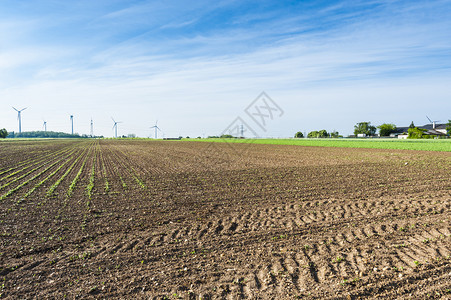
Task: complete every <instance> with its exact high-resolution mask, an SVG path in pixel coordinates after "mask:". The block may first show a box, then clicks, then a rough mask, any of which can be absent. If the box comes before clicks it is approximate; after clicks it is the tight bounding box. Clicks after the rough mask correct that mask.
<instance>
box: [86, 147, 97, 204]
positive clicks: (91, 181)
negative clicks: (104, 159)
mask: <svg viewBox="0 0 451 300" xmlns="http://www.w3.org/2000/svg"><path fill="white" fill-rule="evenodd" d="M96 160H97V149H95V150H94V157H93V159H92V168H91V176H90V177H89V183H88V186H87V187H86V193H87V195H88V198H89V200H88V202H86V207H87V208H88V209H89V206H90V205H91V199H92V189H93V188H94V184H95V177H96Z"/></svg>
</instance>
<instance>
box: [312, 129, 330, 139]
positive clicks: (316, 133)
mask: <svg viewBox="0 0 451 300" xmlns="http://www.w3.org/2000/svg"><path fill="white" fill-rule="evenodd" d="M307 137H308V138H327V137H329V133H327V131H326V130H324V129H322V130H320V131H316V130H315V131H310V132H309V134H308V135H307Z"/></svg>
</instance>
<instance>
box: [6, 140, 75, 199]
mask: <svg viewBox="0 0 451 300" xmlns="http://www.w3.org/2000/svg"><path fill="white" fill-rule="evenodd" d="M74 151H75V149H73V150H72V151H71V152H69V154H68V156H70V155H71V154H72V153H73V152H74ZM66 154H67V153H66ZM48 163H50V162H49V161H47V162H45V163H43V164H41V165H39V166H38V167H36V168H33V169H31V170H29V171H28V172H27V173H25V174H22V175H21V176H19V177H16V178H14V179H13V180H11V181H9V182H8V183H5V184H4V185H2V186H0V191H1V190H3V189H4V188H6V187H8V186H9V185H11V184H13V183H15V182H17V181H18V180H21V179H23V178H25V177H27V176H28V175H30V174H32V173H33V172H35V171H37V170H39V169H40V168H42V167H43V166H45V165H46V164H48Z"/></svg>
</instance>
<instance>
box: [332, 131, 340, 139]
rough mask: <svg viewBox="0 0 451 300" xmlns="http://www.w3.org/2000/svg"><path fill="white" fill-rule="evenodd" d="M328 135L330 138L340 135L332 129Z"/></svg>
mask: <svg viewBox="0 0 451 300" xmlns="http://www.w3.org/2000/svg"><path fill="white" fill-rule="evenodd" d="M330 137H331V138H338V137H340V134H339V133H338V131H336V130H334V131H332V132H331V133H330Z"/></svg>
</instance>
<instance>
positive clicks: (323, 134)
mask: <svg viewBox="0 0 451 300" xmlns="http://www.w3.org/2000/svg"><path fill="white" fill-rule="evenodd" d="M318 137H320V138H327V137H329V133H328V132H327V131H326V130H325V129H322V130H320V131H318Z"/></svg>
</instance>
